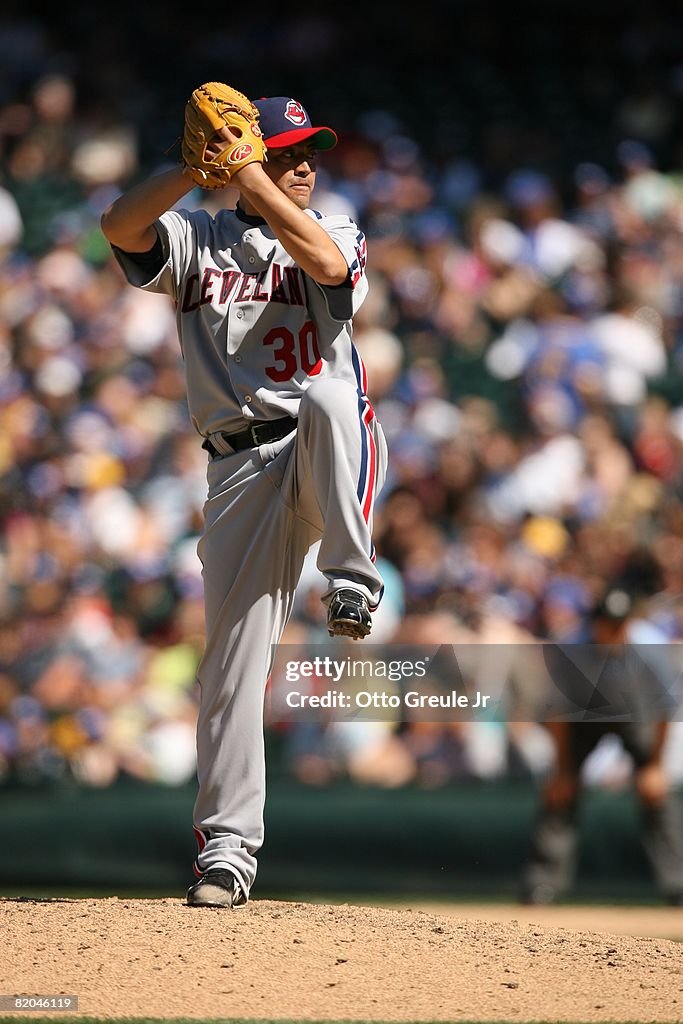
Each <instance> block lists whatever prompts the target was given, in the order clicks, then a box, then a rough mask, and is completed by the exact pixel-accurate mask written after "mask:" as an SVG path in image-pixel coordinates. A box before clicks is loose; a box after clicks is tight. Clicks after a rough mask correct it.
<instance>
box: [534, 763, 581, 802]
mask: <svg viewBox="0 0 683 1024" xmlns="http://www.w3.org/2000/svg"><path fill="white" fill-rule="evenodd" d="M578 793H579V780H578V777H577V776H576V775H575V774H574V773H573V772H566V771H559V772H555V774H554V775H551V776H550V778H549V779H548V781H547V782H546V784H545V789H544V790H543V801H544V803H545V805H546V807H547V808H548V809H549V810H551V811H563V810H566V809H567V808H569V807H571V805H572V804H573V803H575V801H576V798H577V796H578Z"/></svg>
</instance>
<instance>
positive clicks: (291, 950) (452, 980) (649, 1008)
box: [0, 899, 683, 1021]
mask: <svg viewBox="0 0 683 1024" xmlns="http://www.w3.org/2000/svg"><path fill="white" fill-rule="evenodd" d="M0 936H1V939H0V991H1V992H5V993H15V992H16V993H26V994H42V995H48V994H49V995H57V994H59V993H65V994H77V995H78V996H79V1012H80V1013H83V1014H87V1015H94V1016H102V1017H140V1016H148V1017H211V1018H216V1017H223V1018H230V1017H254V1018H261V1019H263V1018H269V1017H272V1018H285V1019H300V1020H305V1019H307V1018H308V1019H332V1020H339V1019H343V1018H348V1019H367V1020H395V1021H407V1020H411V1021H417V1020H431V1021H436V1020H458V1019H461V1020H462V1019H465V1020H510V1019H514V1020H519V1021H533V1020H562V1021H577V1020H581V1021H604V1020H610V1021H620V1020H624V1021H626V1020H628V1021H677V1020H681V1019H682V1018H683V984H682V982H683V953H682V952H681V947H680V946H679V945H677V944H676V943H674V942H671V941H668V940H666V939H655V938H633V937H629V936H623V935H612V934H595V933H592V932H582V931H574V930H569V929H562V928H554V927H546V926H541V925H536V924H520V923H519V922H517V921H506V922H502V923H501V922H491V921H488V922H484V921H481V920H472V919H460V918H458V916H457V914H435V913H431V912H425V911H422V910H389V909H380V908H374V907H359V906H322V905H316V904H306V903H279V902H278V903H275V902H271V901H268V900H262V901H259V900H255V901H253V902H251V903H250V904H249V905H248V906H247V907H245V908H242V909H240V910H235V911H224V910H193V909H190V908H187V907H185V906H184V905H183V904H182V903H181V902H180V901H177V900H172V899H162V900H119V899H100V900H93V899H84V900H49V901H37V900H36V901H15V900H1V901H0Z"/></svg>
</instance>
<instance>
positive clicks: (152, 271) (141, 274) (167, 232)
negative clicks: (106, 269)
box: [112, 210, 194, 301]
mask: <svg viewBox="0 0 683 1024" xmlns="http://www.w3.org/2000/svg"><path fill="white" fill-rule="evenodd" d="M154 227H155V228H156V232H157V235H158V236H159V239H160V241H161V247H162V256H161V258H160V259H159V262H158V264H157V266H154V267H150V264H149V261H148V260H145V259H144V255H146V254H143V259H142V260H141V259H140V258H139V254H138V253H127V252H123V250H121V249H117V248H116V247H114V246H112V249H113V252H114V256H115V257H116V259H117V261H118V263H119V266H120V267H121V269H122V270H123V272H124V274H125V275H126V280H127V281H128V282H129V284H132V285H135V287H136V288H142V290H143V291H147V292H160V293H162V294H164V295H170V296H171V298H172V299H174V300H175V301H177V300H178V295H179V293H180V287H181V281H182V279H183V277H184V275H185V272H186V269H187V266H188V264H189V261H190V259H191V254H192V252H193V251H194V242H193V237H194V230H193V223H192V217H191V215H190V214H189V213H188V212H187V211H186V210H171V211H169V212H168V213H164V214H162V215H161V217H160V218H159V219H158V220H157V221H155V222H154Z"/></svg>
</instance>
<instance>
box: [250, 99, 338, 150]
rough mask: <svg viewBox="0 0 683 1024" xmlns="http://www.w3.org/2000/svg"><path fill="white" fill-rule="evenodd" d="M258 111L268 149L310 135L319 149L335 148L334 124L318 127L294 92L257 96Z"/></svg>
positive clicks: (303, 138) (301, 140) (287, 144)
mask: <svg viewBox="0 0 683 1024" xmlns="http://www.w3.org/2000/svg"><path fill="white" fill-rule="evenodd" d="M254 104H255V106H256V107H257V109H258V112H259V115H260V117H259V126H260V128H261V132H262V133H263V141H264V142H265V144H266V146H267V147H268V148H269V149H282V148H283V147H285V146H295V145H296V144H297V142H303V141H304V140H305V139H310V140H311V141H312V143H313V145H314V146H315V148H316V149H332V148H333V147H334V146H336V145H337V134H336V132H333V131H332V129H331V128H324V127H322V128H315V127H314V126H313V125H312V124H311V119H310V117H309V116H308V114H307V113H306V111H305V110H304V108H303V107H302V106H301V104H300V103H299V101H298V100H294V99H292V98H291V96H264V97H263V98H262V99H260V100H254Z"/></svg>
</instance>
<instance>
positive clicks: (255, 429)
mask: <svg viewBox="0 0 683 1024" xmlns="http://www.w3.org/2000/svg"><path fill="white" fill-rule="evenodd" d="M261 426H265V424H261V423H254V424H253V425H252V426H250V427H248V428H247V429H248V430H249V433H250V434H251V439H252V441H253V442H254V446H255V447H257V446H258V445H260V444H263V443H264V442H263V441H260V440H259V428H260V427H261Z"/></svg>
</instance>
